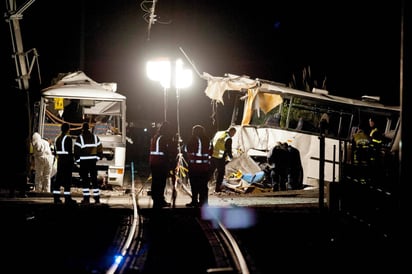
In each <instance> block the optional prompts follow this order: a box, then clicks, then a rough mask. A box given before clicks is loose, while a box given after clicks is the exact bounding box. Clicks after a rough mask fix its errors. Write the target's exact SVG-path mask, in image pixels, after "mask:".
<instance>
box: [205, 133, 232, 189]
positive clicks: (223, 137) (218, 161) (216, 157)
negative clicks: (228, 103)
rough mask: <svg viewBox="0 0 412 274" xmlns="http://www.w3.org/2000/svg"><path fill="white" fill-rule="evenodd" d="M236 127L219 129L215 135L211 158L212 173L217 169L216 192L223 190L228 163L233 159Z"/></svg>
mask: <svg viewBox="0 0 412 274" xmlns="http://www.w3.org/2000/svg"><path fill="white" fill-rule="evenodd" d="M235 134H236V128H234V127H230V128H229V129H228V130H225V131H218V132H216V134H215V135H214V137H213V143H212V144H213V154H212V158H211V169H210V172H211V175H212V176H213V173H214V172H215V170H217V176H216V187H215V192H217V193H218V192H221V191H222V182H223V178H224V175H225V167H226V163H228V162H229V161H231V160H232V158H233V155H232V137H233V136H234V135H235Z"/></svg>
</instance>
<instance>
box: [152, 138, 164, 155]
mask: <svg viewBox="0 0 412 274" xmlns="http://www.w3.org/2000/svg"><path fill="white" fill-rule="evenodd" d="M160 138H162V136H159V137H157V140H156V147H155V150H153V151H150V155H165V153H164V152H163V151H160V147H159V143H160Z"/></svg>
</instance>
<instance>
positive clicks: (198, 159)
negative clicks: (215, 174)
mask: <svg viewBox="0 0 412 274" xmlns="http://www.w3.org/2000/svg"><path fill="white" fill-rule="evenodd" d="M212 152H213V146H212V142H211V141H210V140H209V138H208V137H207V136H206V134H205V128H204V127H203V126H201V125H195V126H193V128H192V136H191V138H190V139H189V141H188V142H187V144H186V145H184V147H183V153H184V157H185V158H186V161H187V164H188V175H189V181H190V188H191V190H192V201H191V202H190V203H188V204H186V206H187V207H202V206H207V204H208V195H209V189H208V186H207V184H208V181H209V172H210V158H211V156H212Z"/></svg>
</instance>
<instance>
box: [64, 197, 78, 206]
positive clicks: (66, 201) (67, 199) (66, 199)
mask: <svg viewBox="0 0 412 274" xmlns="http://www.w3.org/2000/svg"><path fill="white" fill-rule="evenodd" d="M64 204H66V205H75V204H77V202H76V200H73V199H72V197H64Z"/></svg>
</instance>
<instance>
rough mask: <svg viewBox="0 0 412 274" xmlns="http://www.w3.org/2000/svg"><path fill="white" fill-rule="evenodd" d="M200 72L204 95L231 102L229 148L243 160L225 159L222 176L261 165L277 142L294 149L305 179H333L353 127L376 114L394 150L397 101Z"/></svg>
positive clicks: (346, 157) (347, 157)
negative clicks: (391, 103)
mask: <svg viewBox="0 0 412 274" xmlns="http://www.w3.org/2000/svg"><path fill="white" fill-rule="evenodd" d="M204 78H205V79H207V81H208V85H207V87H206V90H205V93H206V95H207V96H208V97H209V98H211V99H212V100H214V101H215V102H217V103H221V104H223V105H224V108H232V116H231V120H230V126H235V127H236V128H237V133H236V135H235V136H234V137H233V138H232V139H233V145H232V148H233V153H234V155H235V156H236V157H241V158H242V160H241V161H236V162H233V165H231V163H229V164H228V165H227V168H226V175H227V176H229V175H230V174H231V173H232V172H236V170H238V169H240V170H241V171H242V172H244V173H255V172H257V171H260V170H261V169H262V164H264V163H267V156H268V153H269V152H270V151H271V149H272V148H273V147H274V146H275V145H276V144H278V143H279V142H281V143H288V144H289V145H291V146H293V147H295V148H297V149H298V150H299V152H300V157H301V162H302V167H303V177H304V178H303V184H304V185H308V186H315V187H317V186H318V184H319V179H320V178H322V179H324V181H326V182H338V181H340V180H341V176H342V167H343V166H344V165H345V164H350V162H351V159H352V154H351V141H352V136H353V133H354V132H355V131H356V130H357V128H359V127H363V128H367V127H368V125H367V123H368V119H369V118H370V117H374V118H375V120H377V124H378V126H379V128H380V130H381V132H382V133H383V135H384V139H383V143H382V149H383V152H382V153H387V154H391V153H395V152H396V151H397V150H398V146H399V139H400V138H399V136H400V107H399V106H385V105H383V104H381V103H379V102H378V101H377V100H376V98H374V97H370V96H364V97H363V98H362V99H359V100H357V99H351V98H345V97H339V96H334V95H330V94H329V93H328V92H327V91H326V90H319V89H313V91H312V92H308V91H301V90H296V89H292V88H288V87H286V86H285V85H282V84H280V83H276V82H272V81H267V80H261V79H250V78H249V77H246V76H237V75H233V74H227V75H225V77H214V76H211V75H209V74H204ZM228 94H229V95H228ZM229 113H230V112H229ZM226 116H228V115H226ZM322 117H324V118H325V117H326V119H327V121H328V128H327V130H326V132H325V134H324V144H325V146H324V165H323V166H322V167H321V166H320V159H321V158H320V156H321V146H320V138H319V137H320V127H319V125H320V121H321V119H322Z"/></svg>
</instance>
